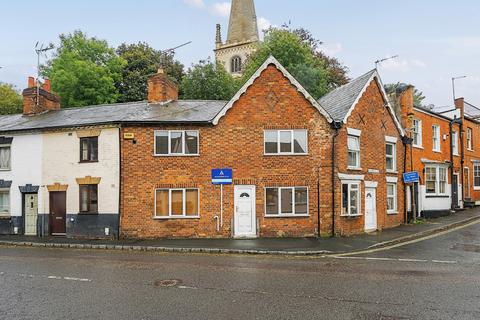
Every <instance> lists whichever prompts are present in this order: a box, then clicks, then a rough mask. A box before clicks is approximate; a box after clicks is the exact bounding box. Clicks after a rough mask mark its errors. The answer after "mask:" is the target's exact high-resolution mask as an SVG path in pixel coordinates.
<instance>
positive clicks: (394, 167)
mask: <svg viewBox="0 0 480 320" xmlns="http://www.w3.org/2000/svg"><path fill="white" fill-rule="evenodd" d="M387 145H391V146H392V150H393V154H392V155H388V154H387V147H386V146H387ZM385 158H386V159H385V167H386V166H387V159H388V158H391V159H392V160H393V161H392V163H393V168H392V169H389V168H386V170H387V172H392V173H395V172H397V144H396V143H393V142H387V143H386V144H385Z"/></svg>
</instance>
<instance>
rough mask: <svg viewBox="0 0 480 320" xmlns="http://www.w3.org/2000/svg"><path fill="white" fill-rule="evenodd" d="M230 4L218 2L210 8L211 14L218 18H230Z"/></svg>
mask: <svg viewBox="0 0 480 320" xmlns="http://www.w3.org/2000/svg"><path fill="white" fill-rule="evenodd" d="M230 7H231V3H230V2H216V3H214V4H212V5H211V6H210V9H209V10H210V12H211V13H213V14H214V15H216V16H220V17H228V16H229V15H230Z"/></svg>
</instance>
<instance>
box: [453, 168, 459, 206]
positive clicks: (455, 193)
mask: <svg viewBox="0 0 480 320" xmlns="http://www.w3.org/2000/svg"><path fill="white" fill-rule="evenodd" d="M452 203H453V207H454V208H458V175H456V174H454V175H453V180H452Z"/></svg>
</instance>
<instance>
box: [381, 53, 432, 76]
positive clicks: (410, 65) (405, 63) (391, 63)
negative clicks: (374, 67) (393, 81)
mask: <svg viewBox="0 0 480 320" xmlns="http://www.w3.org/2000/svg"><path fill="white" fill-rule="evenodd" d="M387 57H388V56H387ZM426 66H427V64H426V63H425V62H423V61H422V60H419V59H402V58H394V59H390V60H387V61H384V62H381V63H380V64H379V65H378V67H379V68H381V69H384V70H387V71H391V72H401V73H405V72H408V71H411V70H412V69H418V68H425V67H426Z"/></svg>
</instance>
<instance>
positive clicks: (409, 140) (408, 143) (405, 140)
mask: <svg viewBox="0 0 480 320" xmlns="http://www.w3.org/2000/svg"><path fill="white" fill-rule="evenodd" d="M402 142H403V145H404V146H405V148H404V152H403V173H406V172H407V171H408V170H407V153H408V148H407V147H408V146H410V149H412V143H413V139H412V138H409V137H407V136H403V137H402ZM412 161H413V160H412ZM412 164H413V162H412ZM410 171H413V166H412V168H410ZM413 189H414V188H412V191H411V197H410V198H411V199H410V201H411V202H412V203H411V204H410V206H411V208H412V214H413V215H415V212H414V210H413V209H414V208H415V206H414V204H413V201H414V200H415V199H414V194H413V191H414V190H413ZM407 190H408V189H407V186H406V185H405V183H404V184H403V211H404V219H403V220H404V223H405V224H407V223H408V208H407Z"/></svg>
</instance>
